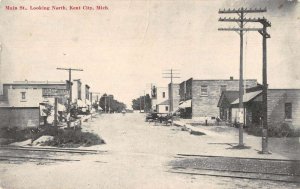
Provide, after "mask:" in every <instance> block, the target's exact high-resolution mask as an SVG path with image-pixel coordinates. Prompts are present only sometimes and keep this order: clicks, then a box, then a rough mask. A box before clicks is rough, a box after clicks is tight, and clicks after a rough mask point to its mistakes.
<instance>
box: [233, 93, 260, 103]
mask: <svg viewBox="0 0 300 189" xmlns="http://www.w3.org/2000/svg"><path fill="white" fill-rule="evenodd" d="M261 92H262V91H255V92H250V93H246V94H244V95H243V103H245V102H249V101H250V100H252V99H254V98H256V97H257V96H258V95H259V94H260V93H261ZM239 102H240V99H236V100H235V101H233V102H232V103H231V104H239Z"/></svg>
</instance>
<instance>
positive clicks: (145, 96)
mask: <svg viewBox="0 0 300 189" xmlns="http://www.w3.org/2000/svg"><path fill="white" fill-rule="evenodd" d="M144 113H146V96H145V90H144Z"/></svg>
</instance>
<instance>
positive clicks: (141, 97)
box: [140, 96, 142, 113]
mask: <svg viewBox="0 0 300 189" xmlns="http://www.w3.org/2000/svg"><path fill="white" fill-rule="evenodd" d="M140 113H142V97H141V96H140Z"/></svg>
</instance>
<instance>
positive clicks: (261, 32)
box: [258, 31, 271, 39]
mask: <svg viewBox="0 0 300 189" xmlns="http://www.w3.org/2000/svg"><path fill="white" fill-rule="evenodd" d="M258 32H259V33H260V34H261V35H262V36H263V37H265V38H267V39H268V38H271V35H270V34H268V33H267V32H264V31H258Z"/></svg>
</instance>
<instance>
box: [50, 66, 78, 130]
mask: <svg viewBox="0 0 300 189" xmlns="http://www.w3.org/2000/svg"><path fill="white" fill-rule="evenodd" d="M56 69H57V70H66V71H68V72H69V100H68V114H69V116H70V117H71V112H70V111H71V102H72V84H71V83H72V71H83V69H74V68H56ZM68 127H70V118H69V119H68Z"/></svg>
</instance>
